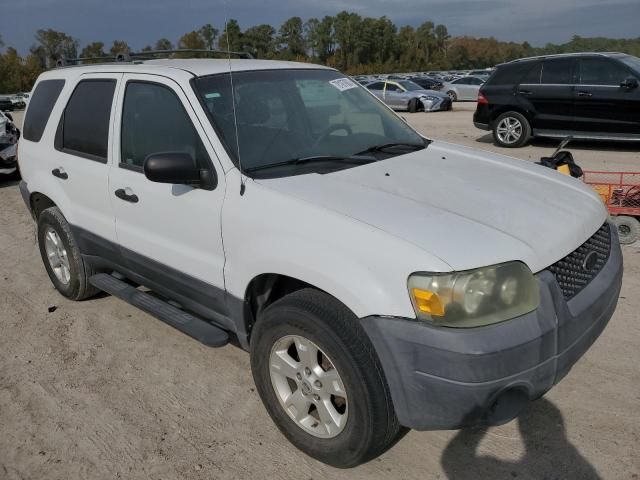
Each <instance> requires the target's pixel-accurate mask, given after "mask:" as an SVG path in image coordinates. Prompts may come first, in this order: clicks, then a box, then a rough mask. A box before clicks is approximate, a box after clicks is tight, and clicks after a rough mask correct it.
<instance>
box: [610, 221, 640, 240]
mask: <svg viewBox="0 0 640 480" xmlns="http://www.w3.org/2000/svg"><path fill="white" fill-rule="evenodd" d="M613 224H614V225H615V226H616V228H617V229H618V237H619V238H620V243H621V244H623V245H629V244H631V243H634V242H635V241H636V240H640V222H638V220H637V219H636V218H634V217H629V216H627V215H619V216H617V217H613Z"/></svg>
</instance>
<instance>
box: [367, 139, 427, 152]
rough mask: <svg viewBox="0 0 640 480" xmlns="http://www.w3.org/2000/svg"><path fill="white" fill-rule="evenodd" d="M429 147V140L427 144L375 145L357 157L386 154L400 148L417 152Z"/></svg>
mask: <svg viewBox="0 0 640 480" xmlns="http://www.w3.org/2000/svg"><path fill="white" fill-rule="evenodd" d="M428 145H429V142H428V141H427V140H425V142H424V143H422V144H421V143H385V144H383V145H374V146H373V147H369V148H367V149H366V150H363V151H361V152H358V153H356V155H364V154H366V153H373V152H384V151H385V150H387V149H389V148H393V147H399V148H400V147H401V148H406V149H410V150H412V151H417V150H422V149H423V148H426V147H427V146H428ZM385 153H386V152H385Z"/></svg>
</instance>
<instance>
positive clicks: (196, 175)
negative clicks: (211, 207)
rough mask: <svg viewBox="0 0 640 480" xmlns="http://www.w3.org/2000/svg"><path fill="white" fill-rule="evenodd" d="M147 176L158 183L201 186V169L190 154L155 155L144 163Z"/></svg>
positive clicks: (170, 153) (150, 156) (169, 153)
mask: <svg viewBox="0 0 640 480" xmlns="http://www.w3.org/2000/svg"><path fill="white" fill-rule="evenodd" d="M143 168H144V174H145V176H146V177H147V178H148V179H149V180H151V181H152V182H156V183H171V184H178V185H191V186H198V187H199V186H201V184H202V177H201V173H200V169H199V168H198V167H197V165H196V162H195V161H194V159H193V157H192V156H191V155H190V154H189V153H183V152H168V153H153V154H151V155H149V156H148V157H147V158H146V159H145V161H144V167H143Z"/></svg>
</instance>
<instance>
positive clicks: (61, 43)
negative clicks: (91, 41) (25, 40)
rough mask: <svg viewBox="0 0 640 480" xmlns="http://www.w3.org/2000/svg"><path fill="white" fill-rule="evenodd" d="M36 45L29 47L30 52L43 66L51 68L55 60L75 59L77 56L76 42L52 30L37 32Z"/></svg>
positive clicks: (64, 34)
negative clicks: (39, 59) (36, 56)
mask: <svg viewBox="0 0 640 480" xmlns="http://www.w3.org/2000/svg"><path fill="white" fill-rule="evenodd" d="M36 42H37V44H36V45H35V46H33V47H31V52H32V53H34V54H35V55H38V56H39V57H40V58H41V61H42V62H43V63H44V64H47V65H49V66H52V65H53V64H55V62H56V60H58V59H60V58H62V57H65V58H76V57H77V56H78V40H76V39H75V38H73V37H71V36H69V35H67V34H66V33H63V32H57V31H55V30H53V29H51V28H50V29H48V30H42V29H41V30H38V31H37V32H36Z"/></svg>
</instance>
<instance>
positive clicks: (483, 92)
mask: <svg viewBox="0 0 640 480" xmlns="http://www.w3.org/2000/svg"><path fill="white" fill-rule="evenodd" d="M639 87H640V59H639V58H638V57H634V56H631V55H626V54H623V53H575V54H563V55H550V56H542V57H533V58H526V59H522V60H516V61H513V62H509V63H505V64H503V65H499V66H498V69H497V71H496V72H495V73H494V74H493V75H492V76H491V77H490V78H489V80H488V81H487V82H486V83H485V84H484V85H483V86H482V87H481V88H480V93H479V95H478V107H477V109H476V112H475V115H474V124H475V126H476V127H478V128H480V129H483V130H492V131H493V136H494V139H495V142H496V143H497V144H498V145H501V146H503V147H521V146H523V145H526V144H527V142H528V141H529V139H530V138H531V137H536V136H540V137H552V138H564V137H566V136H568V135H571V136H573V138H575V139H592V140H625V141H640V88H639Z"/></svg>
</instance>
